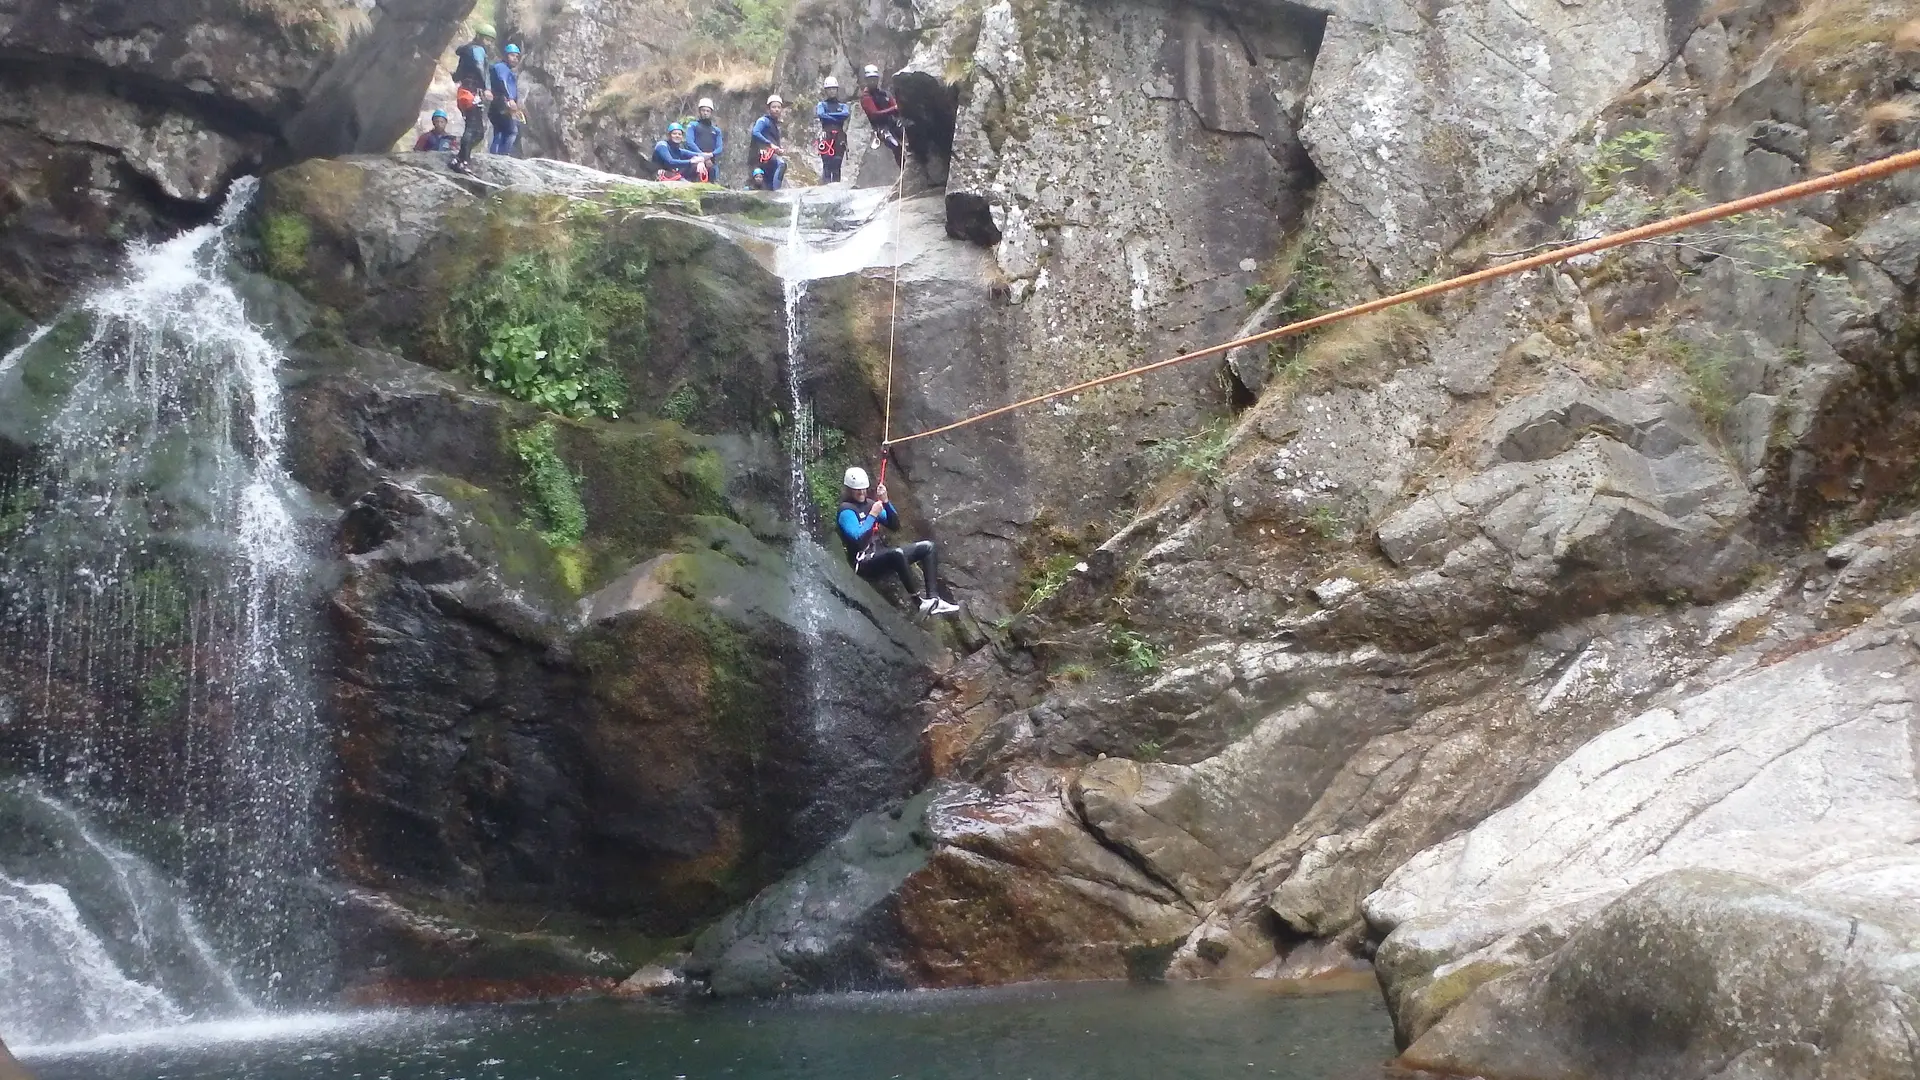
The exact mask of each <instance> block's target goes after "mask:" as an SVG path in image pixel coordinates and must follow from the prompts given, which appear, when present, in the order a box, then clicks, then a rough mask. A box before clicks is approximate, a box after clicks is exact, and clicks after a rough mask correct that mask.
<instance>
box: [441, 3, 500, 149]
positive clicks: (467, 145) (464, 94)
mask: <svg viewBox="0 0 1920 1080" xmlns="http://www.w3.org/2000/svg"><path fill="white" fill-rule="evenodd" d="M493 36H494V34H493V24H492V23H481V24H480V25H479V26H476V27H474V28H473V40H472V41H469V42H467V43H466V44H465V45H462V46H460V47H459V48H458V49H455V50H454V56H455V57H456V60H455V61H454V65H453V85H454V106H455V107H456V108H458V109H459V110H460V119H461V121H462V122H463V123H464V124H465V125H466V126H465V127H462V128H461V129H460V152H459V153H458V154H456V155H454V158H453V162H452V163H451V164H450V165H448V168H450V169H452V170H453V171H454V172H457V173H464V172H471V171H473V150H474V147H476V146H479V145H480V144H481V142H483V141H485V139H486V137H487V50H488V49H490V48H492V47H493Z"/></svg>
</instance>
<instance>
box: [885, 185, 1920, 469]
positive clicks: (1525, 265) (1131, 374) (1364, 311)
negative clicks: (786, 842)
mask: <svg viewBox="0 0 1920 1080" xmlns="http://www.w3.org/2000/svg"><path fill="white" fill-rule="evenodd" d="M1916 166H1920V150H1909V151H1907V152H1906V153H1903V154H1895V155H1893V156H1892V157H1888V158H1882V159H1880V160H1879V161H1875V162H1871V163H1869V164H1866V165H1859V166H1856V167H1854V168H1851V169H1847V170H1845V171H1844V172H1837V173H1834V174H1832V175H1831V176H1822V177H1819V178H1817V179H1814V180H1803V181H1801V182H1800V183H1798V184H1789V185H1788V186H1786V187H1783V188H1775V189H1774V190H1772V191H1763V192H1761V193H1760V194H1758V195H1749V196H1747V197H1746V198H1744V199H1735V200H1734V201H1732V202H1726V203H1721V204H1719V205H1717V206H1709V207H1707V208H1705V209H1703V210H1695V211H1693V212H1692V213H1690V214H1681V215H1679V216H1678V217H1670V218H1666V219H1665V220H1662V221H1656V222H1653V223H1652V224H1650V225H1642V226H1640V227H1638V228H1634V229H1627V230H1625V231H1623V232H1617V233H1612V234H1610V235H1607V236H1602V237H1598V238H1596V239H1593V240H1587V241H1583V242H1581V243H1578V244H1574V245H1572V246H1570V247H1563V248H1559V249H1557V250H1554V251H1548V252H1543V253H1541V254H1539V255H1534V256H1531V257H1529V258H1525V259H1520V260H1518V261H1517V262H1510V263H1502V264H1500V265H1499V266H1490V267H1487V268H1486V269H1484V270H1476V271H1474V272H1473V273H1471V274H1463V275H1461V276H1459V277H1456V278H1450V279H1448V280H1446V281H1440V282H1435V283H1434V284H1432V285H1422V286H1421V287H1419V288H1417V289H1408V290H1407V291H1406V292H1402V293H1395V294H1393V295H1392V296H1383V297H1381V298H1380V299H1378V300H1369V301H1367V302H1366V303H1364V304H1356V305H1354V306H1353V307H1350V308H1344V309H1342V310H1340V311H1334V312H1329V313H1327V314H1325V315H1316V316H1314V317H1313V318H1311V319H1305V320H1302V321H1300V322H1297V323H1290V324H1288V325H1286V326H1282V327H1280V328H1279V329H1277V330H1268V331H1266V332H1264V333H1259V334H1254V335H1253V336H1252V337H1244V338H1240V339H1239V340H1237V341H1229V342H1227V343H1226V344H1224V345H1214V346H1212V347H1210V348H1206V349H1201V350H1200V351H1199V352H1190V353H1187V354H1185V355H1183V356H1176V357H1173V358H1172V359H1170V360H1159V361H1156V362H1154V363H1151V364H1142V365H1141V366H1139V367H1134V368H1128V369H1127V370H1125V371H1118V372H1115V373H1113V374H1112V375H1103V376H1101V377H1100V378H1097V379H1088V380H1087V381H1086V382H1082V383H1075V384H1073V385H1072V386H1067V387H1062V388H1061V389H1059V390H1050V391H1048V392H1046V393H1044V394H1039V395H1037V396H1035V397H1030V398H1026V399H1025V400H1022V401H1016V402H1014V403H1013V404H1011V405H1002V406H1000V407H999V408H997V409H988V410H987V411H985V412H981V413H975V414H974V415H972V416H968V417H964V418H962V419H959V420H955V421H954V422H953V423H951V424H943V425H941V426H940V427H936V428H930V429H928V430H926V431H917V432H914V433H913V434H912V435H902V436H901V437H900V438H897V439H892V440H889V441H888V442H887V443H886V444H885V445H889V446H898V445H900V444H901V443H905V442H912V441H914V440H915V439H928V438H932V437H933V436H935V435H944V434H946V433H947V432H949V431H954V430H957V429H959V428H963V427H967V426H968V425H970V424H978V423H980V422H981V421H982V420H991V419H993V418H994V417H996V416H1005V415H1006V414H1008V413H1010V412H1014V411H1016V410H1019V409H1024V408H1027V407H1028V406H1030V405H1038V404H1040V403H1042V402H1046V401H1052V400H1053V399H1054V398H1058V397H1065V396H1067V395H1068V394H1078V393H1082V392H1084V391H1087V390H1092V389H1095V388H1097V387H1101V386H1105V385H1107V384H1108V383H1116V382H1120V381H1121V380H1123V379H1132V378H1138V377H1139V376H1141V375H1145V374H1148V373H1149V372H1154V371H1159V370H1161V369H1162V368H1170V367H1173V366H1174V365H1176V364H1185V363H1190V362H1192V361H1194V360H1202V359H1205V358H1206V357H1209V356H1216V355H1218V354H1220V353H1223V352H1226V351H1228V350H1229V349H1237V348H1240V347H1241V346H1243V345H1258V344H1261V343H1262V342H1267V341H1273V340H1275V339H1277V338H1283V337H1289V336H1291V335H1294V334H1303V333H1306V332H1307V331H1309V330H1318V329H1319V328H1321V327H1323V326H1330V325H1332V324H1333V323H1337V322H1343V321H1345V320H1347V319H1355V318H1359V317H1360V316H1362V315H1371V314H1373V313H1374V312H1376V311H1383V310H1385V309H1387V308H1390V307H1397V306H1399V305H1400V304H1409V303H1413V302H1414V301H1416V300H1425V299H1427V298H1428V297H1431V296H1439V295H1441V294H1443V293H1450V292H1456V291H1458V290H1460V289H1464V288H1467V287H1469V286H1472V285H1478V284H1481V283H1482V282H1487V281H1493V280H1495V279H1497V278H1503V277H1511V276H1513V275H1515V274H1523V273H1525V272H1527V271H1528V270H1537V269H1539V268H1540V267H1543V266H1552V265H1554V264H1556V263H1563V262H1566V261H1567V260H1569V259H1576V258H1579V257H1580V256H1582V255H1591V254H1593V253H1594V252H1597V251H1607V250H1609V249H1611V248H1617V247H1621V246H1623V245H1626V244H1632V243H1637V242H1639V241H1641V240H1650V239H1653V238H1654V237H1658V236H1666V235H1668V234H1670V233H1677V232H1680V231H1682V230H1684V229H1691V228H1693V227H1694V226H1696V225H1704V224H1707V223H1708V222H1711V221H1719V220H1721V219H1722V218H1729V217H1733V216H1735V215H1737V214H1745V213H1749V212H1751V211H1754V210H1763V209H1765V208H1767V207H1769V206H1773V205H1775V204H1778V203H1783V202H1789V201H1791V200H1793V199H1804V198H1806V197H1807V196H1809V195H1818V194H1821V193H1822V192H1827V191H1835V190H1838V189H1840V188H1845V187H1852V186H1853V185H1855V184H1860V183H1865V182H1866V181H1868V180H1878V179H1881V178H1882V177H1887V176H1891V175H1893V174H1894V173H1897V172H1903V171H1905V170H1907V169H1911V168H1914V167H1916Z"/></svg>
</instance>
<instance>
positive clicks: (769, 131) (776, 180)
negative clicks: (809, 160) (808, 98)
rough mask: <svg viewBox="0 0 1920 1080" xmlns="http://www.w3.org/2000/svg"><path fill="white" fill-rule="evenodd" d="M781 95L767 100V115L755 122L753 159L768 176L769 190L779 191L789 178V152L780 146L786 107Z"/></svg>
mask: <svg viewBox="0 0 1920 1080" xmlns="http://www.w3.org/2000/svg"><path fill="white" fill-rule="evenodd" d="M786 104H787V103H786V101H784V100H783V99H782V98H781V97H780V95H779V94H775V95H773V96H772V97H770V98H768V99H767V113H766V115H765V116H762V117H761V118H760V119H758V120H755V121H754V122H753V157H754V161H755V162H756V163H757V165H758V168H759V170H760V171H763V172H764V173H765V174H766V181H767V190H768V191H779V190H780V182H781V181H782V180H785V179H786V178H787V152H786V151H785V150H784V149H782V148H781V146H780V110H781V109H782V108H784V107H785V106H786Z"/></svg>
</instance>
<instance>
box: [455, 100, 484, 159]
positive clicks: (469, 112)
mask: <svg viewBox="0 0 1920 1080" xmlns="http://www.w3.org/2000/svg"><path fill="white" fill-rule="evenodd" d="M460 119H461V120H462V121H464V122H465V125H466V126H464V127H462V128H461V129H460V153H459V154H458V155H457V156H456V157H455V158H454V159H453V160H454V161H455V162H457V163H458V164H461V165H465V164H467V163H469V162H471V161H472V160H473V148H474V147H476V146H479V145H480V141H481V140H482V139H485V138H486V137H487V110H486V109H484V108H482V107H480V106H477V105H476V106H474V107H473V108H471V109H466V110H464V111H462V112H461V113H460Z"/></svg>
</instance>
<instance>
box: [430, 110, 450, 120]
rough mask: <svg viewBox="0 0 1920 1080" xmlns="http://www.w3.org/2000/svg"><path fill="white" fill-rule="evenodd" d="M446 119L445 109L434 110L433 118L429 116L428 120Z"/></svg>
mask: <svg viewBox="0 0 1920 1080" xmlns="http://www.w3.org/2000/svg"><path fill="white" fill-rule="evenodd" d="M446 118H447V110H445V109H435V110H433V115H432V116H429V117H428V118H427V119H429V120H445V119H446Z"/></svg>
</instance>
